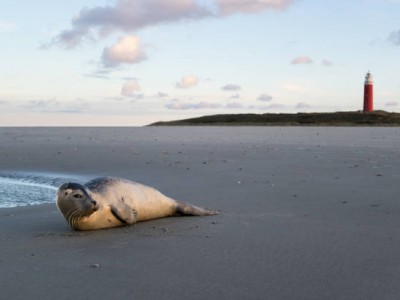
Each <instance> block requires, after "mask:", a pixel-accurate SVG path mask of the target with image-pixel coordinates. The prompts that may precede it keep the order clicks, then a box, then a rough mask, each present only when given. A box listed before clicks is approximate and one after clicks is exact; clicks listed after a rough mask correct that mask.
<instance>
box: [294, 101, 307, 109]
mask: <svg viewBox="0 0 400 300" xmlns="http://www.w3.org/2000/svg"><path fill="white" fill-rule="evenodd" d="M310 107H311V106H310V105H309V104H308V103H305V102H299V103H297V104H296V109H304V108H310Z"/></svg>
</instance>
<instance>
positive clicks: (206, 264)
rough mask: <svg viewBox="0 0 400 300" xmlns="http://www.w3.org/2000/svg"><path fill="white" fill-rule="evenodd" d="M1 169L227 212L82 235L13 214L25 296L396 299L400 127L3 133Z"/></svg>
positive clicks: (4, 242)
mask: <svg viewBox="0 0 400 300" xmlns="http://www.w3.org/2000/svg"><path fill="white" fill-rule="evenodd" d="M0 139H1V141H2V143H1V144H0V166H1V170H0V173H2V172H4V171H5V170H15V171H16V172H19V171H22V170H25V171H26V170H31V171H32V172H43V171H48V172H50V173H56V174H71V175H79V176H82V178H84V179H86V178H88V179H91V178H94V177H99V176H116V177H123V178H127V179H130V180H133V181H137V182H140V183H143V184H146V185H149V186H153V187H155V188H156V189H158V190H160V191H161V192H162V193H164V194H166V195H167V196H170V197H172V198H175V199H177V200H182V201H187V202H189V203H192V204H194V205H198V206H202V207H207V208H211V209H217V210H219V211H220V212H221V214H220V215H217V216H212V217H171V218H164V219H158V220H152V221H147V222H141V223H138V224H136V225H135V226H132V227H120V228H114V229H108V230H99V231H87V232H74V231H72V230H71V229H70V228H69V227H68V224H67V222H66V221H65V220H64V219H63V217H62V216H61V215H60V214H59V212H58V210H57V208H56V205H55V203H52V204H43V205H38V206H27V207H17V208H1V209H0V245H1V247H0V285H1V291H2V296H3V297H5V298H7V297H9V298H13V299H26V298H27V297H29V298H32V297H34V298H38V299H39V298H40V299H50V298H51V299H54V298H57V299H71V298H73V297H75V298H78V299H82V298H87V299H98V298H110V299H112V298H117V297H129V298H139V299H154V298H157V299H188V298H190V299H205V298H209V299H216V298H218V299H265V297H266V295H268V297H269V298H271V299H296V300H302V299H304V300H306V299H307V300H310V299H311V300H312V299H328V300H330V299H332V300H333V299H352V300H353V299H355V300H357V299H360V300H361V299H363V300H364V299H396V298H398V296H399V295H400V288H399V287H398V279H399V278H400V270H399V268H397V265H398V264H399V263H400V258H399V256H398V253H399V251H400V205H399V203H398V189H397V185H398V179H399V174H398V170H399V169H400V162H399V160H398V150H397V149H399V145H400V131H399V130H398V129H397V128H323V127H308V128H300V127H296V128H293V127H290V128H284V127H273V128H271V127H269V128H266V127H263V128H260V127H253V128H250V127H239V128H238V127H213V128H209V127H207V128H198V127H196V128H193V127H190V128H188V127H174V128H171V127H168V128H162V127H161V128H159V127H145V128H106V129H105V128H37V129H31V128H24V129H19V128H0Z"/></svg>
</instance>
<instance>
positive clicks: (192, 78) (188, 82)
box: [176, 75, 199, 89]
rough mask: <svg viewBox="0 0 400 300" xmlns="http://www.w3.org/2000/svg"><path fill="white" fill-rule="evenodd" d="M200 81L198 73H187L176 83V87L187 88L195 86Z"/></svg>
mask: <svg viewBox="0 0 400 300" xmlns="http://www.w3.org/2000/svg"><path fill="white" fill-rule="evenodd" d="M198 83H199V78H198V77H197V76H196V75H186V76H184V77H183V78H182V79H181V81H180V82H177V83H176V88H178V89H187V88H190V87H193V86H195V85H197V84H198Z"/></svg>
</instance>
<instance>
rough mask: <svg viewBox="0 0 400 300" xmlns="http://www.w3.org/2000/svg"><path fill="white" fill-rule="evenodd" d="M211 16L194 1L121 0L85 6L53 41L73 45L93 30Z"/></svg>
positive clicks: (106, 31)
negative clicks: (109, 3)
mask: <svg viewBox="0 0 400 300" xmlns="http://www.w3.org/2000/svg"><path fill="white" fill-rule="evenodd" d="M208 15H211V12H210V11H208V10H207V9H206V8H205V7H202V6H200V5H199V4H198V3H197V1H195V0H168V1H166V0H118V1H117V2H116V3H115V4H114V5H108V6H96V7H93V8H84V9H82V10H81V11H80V12H79V14H78V15H77V16H76V17H75V18H74V19H73V20H72V24H71V25H72V28H71V29H69V30H64V31H62V32H61V33H60V34H59V35H58V36H57V37H56V38H55V39H54V41H53V43H61V44H63V45H64V46H66V47H67V48H73V47H75V46H77V45H78V44H80V43H81V42H82V41H84V40H86V39H87V38H90V37H91V32H92V31H93V29H97V31H98V33H99V35H100V36H105V35H107V34H109V33H111V32H114V31H116V30H119V31H123V32H132V31H135V30H138V29H140V28H144V27H147V26H150V25H156V24H160V23H168V22H173V21H178V20H182V19H198V18H202V17H205V16H208Z"/></svg>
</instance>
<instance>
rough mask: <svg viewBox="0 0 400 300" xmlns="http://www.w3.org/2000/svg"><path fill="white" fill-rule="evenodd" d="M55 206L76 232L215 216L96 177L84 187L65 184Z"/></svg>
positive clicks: (136, 186)
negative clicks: (169, 218)
mask: <svg viewBox="0 0 400 300" xmlns="http://www.w3.org/2000/svg"><path fill="white" fill-rule="evenodd" d="M56 201H57V207H58V209H59V210H60V212H61V213H62V214H63V216H64V217H65V219H66V220H67V222H68V224H69V225H70V226H71V227H72V228H73V229H75V230H94V229H104V228H111V227H117V226H122V225H131V224H134V223H136V222H138V221H146V220H152V219H157V218H163V217H168V216H173V215H177V214H182V215H192V216H207V215H215V214H217V212H215V211H211V210H206V209H204V208H201V207H196V206H194V205H191V204H188V203H185V202H180V201H176V200H174V199H172V198H169V197H167V196H165V195H163V194H162V193H160V192H159V191H157V190H156V189H154V188H152V187H149V186H145V185H142V184H139V183H136V182H133V181H129V180H126V179H120V178H111V177H107V178H96V179H93V180H91V181H89V182H87V183H85V184H83V185H82V184H79V183H71V182H69V183H64V184H63V185H61V186H60V187H59V189H58V192H57V200H56Z"/></svg>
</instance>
